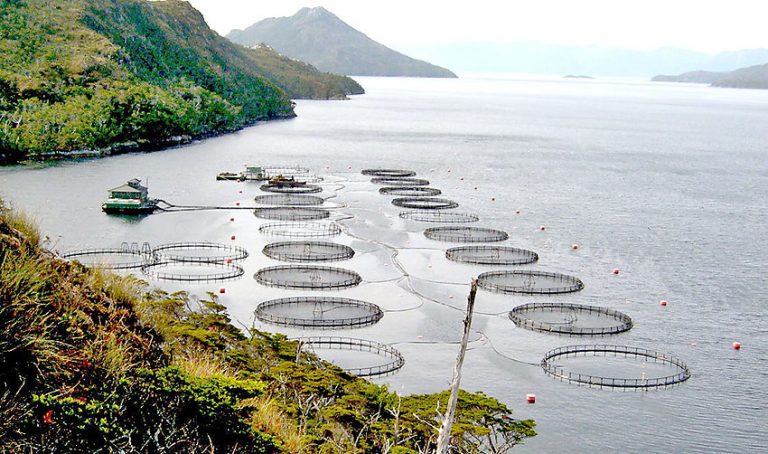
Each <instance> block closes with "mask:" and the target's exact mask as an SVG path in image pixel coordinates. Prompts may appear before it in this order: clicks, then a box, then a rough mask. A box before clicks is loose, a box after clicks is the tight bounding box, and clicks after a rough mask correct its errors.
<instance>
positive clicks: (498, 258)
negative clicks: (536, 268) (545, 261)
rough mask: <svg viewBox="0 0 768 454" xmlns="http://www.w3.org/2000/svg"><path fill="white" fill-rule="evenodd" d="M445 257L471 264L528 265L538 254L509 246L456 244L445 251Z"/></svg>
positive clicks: (535, 259) (535, 260) (533, 261)
mask: <svg viewBox="0 0 768 454" xmlns="http://www.w3.org/2000/svg"><path fill="white" fill-rule="evenodd" d="M445 258H447V259H448V260H450V261H453V262H459V263H469V264H473V265H529V264H531V263H536V262H537V261H538V260H539V254H537V253H535V252H533V251H529V250H528V249H519V248H514V247H509V246H458V247H453V248H450V249H448V250H447V251H445Z"/></svg>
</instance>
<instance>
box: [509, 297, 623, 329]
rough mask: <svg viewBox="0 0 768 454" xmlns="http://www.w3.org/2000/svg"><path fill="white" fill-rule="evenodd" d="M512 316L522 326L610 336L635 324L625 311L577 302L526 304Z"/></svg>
mask: <svg viewBox="0 0 768 454" xmlns="http://www.w3.org/2000/svg"><path fill="white" fill-rule="evenodd" d="M537 316H538V317H537ZM509 318H510V320H512V321H513V322H514V323H515V325H516V326H518V327H520V328H524V329H528V330H531V331H539V332H543V333H551V334H563V335H568V336H608V335H612V334H619V333H623V332H626V331H629V330H631V329H632V326H633V322H632V318H631V317H630V316H629V315H627V314H625V313H623V312H620V311H617V310H613V309H608V308H605V307H599V306H589V305H585V304H573V303H529V304H523V305H520V306H517V307H515V308H514V309H512V310H511V311H509Z"/></svg>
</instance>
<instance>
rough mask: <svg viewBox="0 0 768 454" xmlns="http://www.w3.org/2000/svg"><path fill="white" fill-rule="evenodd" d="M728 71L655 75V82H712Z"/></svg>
mask: <svg viewBox="0 0 768 454" xmlns="http://www.w3.org/2000/svg"><path fill="white" fill-rule="evenodd" d="M726 74H727V73H724V72H715V71H689V72H687V73H682V74H678V75H676V76H672V75H659V76H654V77H653V78H652V79H651V81H653V82H687V83H694V84H711V83H714V82H715V81H717V80H718V79H720V78H722V77H723V76H725V75H726Z"/></svg>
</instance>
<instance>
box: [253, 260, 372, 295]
mask: <svg viewBox="0 0 768 454" xmlns="http://www.w3.org/2000/svg"><path fill="white" fill-rule="evenodd" d="M253 278H254V279H256V282H258V283H259V284H262V285H266V286H269V287H278V288H285V289H312V290H336V289H344V288H349V287H354V286H356V285H358V284H360V283H361V282H362V281H363V279H362V278H361V277H360V275H359V274H357V273H356V272H354V271H352V270H348V269H344V268H336V267H331V266H319V265H280V266H270V267H267V268H262V269H261V270H259V271H258V272H256V274H254V275H253Z"/></svg>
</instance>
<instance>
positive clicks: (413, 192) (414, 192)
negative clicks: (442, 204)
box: [379, 186, 443, 197]
mask: <svg viewBox="0 0 768 454" xmlns="http://www.w3.org/2000/svg"><path fill="white" fill-rule="evenodd" d="M442 193H443V191H441V190H439V189H437V188H429V187H426V186H385V187H383V188H381V189H379V194H384V195H396V196H400V197H420V196H422V197H432V196H436V195H440V194H442Z"/></svg>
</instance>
